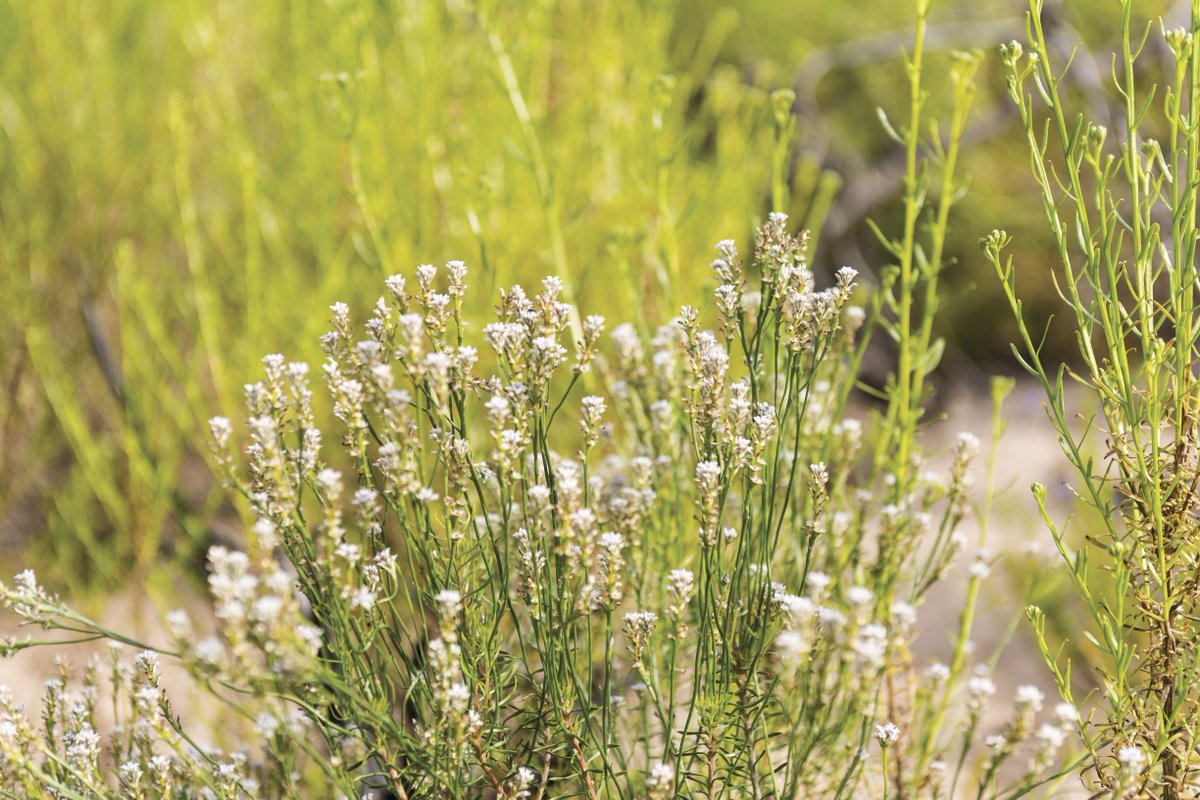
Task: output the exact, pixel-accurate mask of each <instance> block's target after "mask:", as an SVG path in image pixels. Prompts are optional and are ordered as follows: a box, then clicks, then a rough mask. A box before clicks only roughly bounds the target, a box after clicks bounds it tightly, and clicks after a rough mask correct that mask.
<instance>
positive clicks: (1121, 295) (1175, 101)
mask: <svg viewBox="0 0 1200 800" xmlns="http://www.w3.org/2000/svg"><path fill="white" fill-rule="evenodd" d="M1119 8H1120V13H1121V25H1120V36H1121V45H1120V49H1119V50H1118V52H1117V53H1116V54H1115V56H1114V58H1113V62H1112V63H1113V69H1112V76H1111V77H1112V91H1113V92H1114V93H1115V95H1116V96H1117V98H1118V99H1119V101H1120V102H1119V104H1118V108H1116V109H1114V112H1113V116H1114V118H1115V119H1117V120H1118V124H1117V127H1116V129H1114V130H1111V131H1110V130H1108V129H1107V128H1106V127H1105V126H1104V125H1103V124H1101V122H1100V121H1096V120H1089V119H1088V118H1086V117H1085V116H1084V115H1083V114H1080V113H1076V112H1074V111H1072V110H1071V109H1072V105H1073V98H1072V95H1071V91H1070V89H1071V84H1070V80H1069V77H1068V71H1067V68H1068V67H1069V66H1070V63H1067V64H1063V63H1060V62H1058V61H1056V60H1055V58H1054V53H1053V51H1052V50H1051V49H1050V48H1049V47H1048V46H1047V43H1046V37H1045V34H1044V31H1043V22H1042V15H1043V6H1042V3H1041V2H1040V0H1032V1H1031V2H1030V4H1029V12H1028V17H1027V26H1026V27H1027V41H1026V44H1025V45H1024V46H1023V45H1022V44H1020V43H1018V42H1013V43H1011V44H1009V45H1006V46H1005V47H1003V48H1002V49H1001V54H1002V56H1003V59H1004V61H1005V63H1006V65H1007V68H1008V87H1009V91H1010V93H1011V96H1012V100H1013V102H1014V103H1015V104H1016V106H1017V108H1018V110H1019V112H1020V116H1021V119H1022V121H1023V122H1024V128H1025V134H1026V138H1027V141H1028V145H1029V153H1030V164H1031V167H1032V171H1033V175H1034V178H1035V179H1036V181H1037V184H1038V186H1039V187H1040V190H1041V194H1042V202H1043V207H1044V209H1045V212H1046V217H1047V220H1048V221H1049V223H1050V229H1051V232H1052V233H1053V236H1054V241H1055V243H1056V246H1057V249H1058V263H1057V264H1056V265H1055V268H1054V279H1055V285H1056V287H1057V288H1058V292H1059V295H1060V297H1061V298H1062V301H1063V303H1064V304H1065V305H1066V308H1067V309H1068V311H1069V319H1070V323H1071V324H1072V325H1073V326H1074V327H1075V329H1076V335H1077V341H1078V344H1079V361H1078V366H1077V367H1068V366H1066V365H1057V366H1056V365H1054V364H1053V363H1048V361H1047V360H1046V359H1044V358H1043V356H1042V354H1041V351H1040V342H1041V336H1042V334H1041V331H1040V330H1038V329H1037V327H1036V326H1038V325H1040V323H1037V322H1035V321H1033V320H1030V319H1029V318H1028V317H1027V316H1026V315H1025V314H1024V313H1023V309H1022V300H1021V296H1020V294H1019V293H1018V291H1017V278H1018V270H1017V269H1016V268H1014V266H1013V262H1012V258H1011V257H1010V256H1006V255H1005V252H1004V248H1005V247H1006V246H1007V245H1008V244H1009V241H1010V239H1009V236H1008V235H1007V234H1006V233H1005V232H1004V231H996V232H994V233H993V234H991V235H990V236H988V237H987V238H985V239H984V240H983V242H982V244H983V247H984V250H985V252H986V254H987V256H988V258H989V259H990V260H991V262H992V263H993V264H994V265H995V267H996V270H997V271H998V273H999V275H1000V277H1001V279H1002V281H1003V284H1004V288H1005V291H1006V293H1007V295H1008V299H1009V301H1010V303H1011V305H1012V309H1013V313H1014V314H1015V316H1016V319H1017V323H1018V326H1019V334H1020V348H1019V350H1018V358H1020V359H1021V362H1022V364H1023V365H1024V367H1025V368H1026V369H1027V370H1028V371H1029V373H1030V374H1032V375H1033V376H1034V377H1035V378H1036V379H1037V380H1038V381H1039V382H1040V383H1041V385H1042V388H1043V390H1044V392H1045V396H1046V401H1047V402H1046V411H1047V415H1048V417H1049V419H1050V422H1051V424H1052V425H1053V426H1054V429H1055V431H1056V432H1057V434H1058V439H1059V443H1060V444H1061V446H1062V449H1063V452H1064V453H1065V454H1066V456H1067V458H1068V459H1069V460H1070V462H1071V464H1072V465H1073V466H1074V467H1075V470H1076V471H1077V473H1078V481H1079V483H1078V486H1077V488H1076V489H1075V492H1076V495H1077V497H1078V498H1079V499H1080V501H1081V502H1083V503H1084V504H1086V505H1087V506H1089V507H1091V508H1092V509H1094V510H1095V512H1096V513H1095V515H1094V516H1090V517H1088V518H1087V521H1086V523H1085V524H1086V525H1087V529H1086V530H1084V531H1081V532H1079V533H1077V534H1074V535H1068V532H1067V530H1066V525H1063V526H1061V527H1060V526H1059V525H1058V524H1057V523H1055V522H1054V521H1053V520H1052V519H1051V516H1050V514H1049V512H1048V511H1047V509H1046V489H1045V487H1043V486H1041V485H1036V484H1035V485H1034V487H1033V491H1034V496H1035V498H1036V500H1037V504H1038V506H1039V508H1040V509H1041V513H1042V516H1043V518H1044V520H1045V522H1046V525H1047V526H1048V527H1049V529H1050V532H1051V534H1052V536H1053V538H1054V541H1055V543H1056V544H1057V546H1058V550H1059V552H1060V553H1061V554H1062V557H1063V559H1064V560H1065V561H1066V564H1067V566H1068V568H1069V571H1070V575H1071V579H1072V583H1073V586H1074V588H1075V591H1076V593H1077V594H1078V596H1079V598H1080V599H1081V600H1082V602H1083V605H1084V607H1086V609H1087V611H1088V613H1089V615H1090V623H1091V624H1090V626H1089V628H1088V629H1087V630H1085V632H1084V634H1083V635H1084V636H1085V637H1086V639H1087V642H1088V644H1087V645H1081V647H1082V649H1083V652H1084V654H1085V656H1086V658H1087V663H1088V667H1089V669H1090V671H1091V672H1092V673H1093V674H1094V675H1093V677H1094V680H1095V682H1096V684H1097V685H1098V686H1099V687H1100V689H1099V691H1098V697H1096V698H1095V701H1096V702H1095V712H1096V713H1095V714H1094V715H1092V716H1090V718H1089V721H1088V724H1086V725H1085V726H1084V728H1083V740H1084V743H1085V744H1086V746H1087V749H1088V752H1089V755H1090V766H1089V769H1088V770H1087V772H1086V779H1087V784H1088V785H1089V786H1090V787H1092V788H1093V789H1095V790H1096V791H1098V792H1101V793H1103V794H1105V795H1106V796H1113V797H1163V798H1179V797H1190V796H1193V794H1194V792H1195V787H1196V786H1197V785H1198V781H1200V775H1198V769H1200V759H1198V757H1197V745H1198V744H1200V741H1198V737H1200V716H1198V708H1197V701H1198V699H1200V690H1198V689H1197V685H1196V677H1197V670H1198V667H1200V630H1198V629H1197V627H1196V624H1195V619H1196V613H1197V602H1198V600H1200V573H1198V572H1197V556H1198V554H1200V550H1198V549H1197V544H1196V543H1197V522H1196V513H1197V500H1198V499H1200V498H1198V497H1197V481H1198V480H1200V472H1198V471H1197V466H1196V453H1197V451H1196V444H1197V430H1196V424H1195V422H1196V411H1197V402H1198V401H1200V380H1198V378H1197V374H1196V370H1195V366H1196V360H1197V336H1198V329H1197V320H1196V310H1195V291H1196V290H1195V284H1196V236H1197V219H1196V191H1197V185H1198V183H1197V174H1198V172H1197V167H1198V166H1200V162H1198V159H1200V53H1198V52H1197V49H1196V47H1197V43H1196V33H1197V31H1198V30H1200V4H1197V3H1195V2H1193V3H1191V5H1190V22H1189V23H1188V27H1187V28H1186V29H1184V28H1181V29H1171V30H1167V29H1165V28H1164V29H1163V30H1162V31H1161V35H1159V34H1157V33H1156V32H1155V31H1154V29H1153V26H1151V25H1149V24H1146V25H1144V26H1143V25H1141V24H1140V23H1137V22H1136V21H1135V20H1134V16H1133V4H1132V3H1131V2H1121V3H1119ZM1026 48H1027V49H1026ZM1149 49H1155V50H1158V51H1159V52H1161V54H1162V55H1163V56H1164V58H1165V63H1166V65H1167V69H1166V73H1167V75H1166V79H1165V81H1164V82H1163V84H1162V85H1160V84H1148V83H1147V79H1146V77H1145V72H1144V69H1145V67H1146V62H1147V59H1145V58H1140V57H1141V56H1142V55H1143V53H1145V52H1146V51H1147V50H1149ZM1139 59H1140V60H1139ZM1070 386H1078V387H1080V391H1078V392H1071V391H1069V387H1070ZM1096 448H1099V452H1097V451H1096ZM1030 616H1031V618H1032V620H1033V623H1034V627H1035V630H1036V631H1037V633H1038V635H1039V637H1040V638H1041V644H1042V650H1043V653H1044V655H1045V657H1046V662H1047V663H1048V664H1049V666H1050V668H1051V670H1052V671H1053V673H1054V676H1055V679H1056V681H1057V683H1058V687H1059V691H1060V693H1061V694H1062V697H1063V699H1064V700H1065V701H1067V702H1072V703H1073V702H1075V701H1074V699H1073V692H1074V690H1075V688H1076V687H1075V685H1074V684H1073V682H1072V674H1071V669H1070V667H1071V664H1070V662H1069V661H1066V660H1064V659H1061V658H1059V656H1058V655H1057V654H1056V653H1055V651H1054V649H1053V647H1052V646H1051V644H1049V643H1048V642H1047V641H1046V636H1045V632H1044V626H1045V622H1044V617H1043V615H1042V614H1041V612H1040V611H1039V610H1038V609H1036V608H1031V609H1030ZM1089 645H1090V646H1089Z"/></svg>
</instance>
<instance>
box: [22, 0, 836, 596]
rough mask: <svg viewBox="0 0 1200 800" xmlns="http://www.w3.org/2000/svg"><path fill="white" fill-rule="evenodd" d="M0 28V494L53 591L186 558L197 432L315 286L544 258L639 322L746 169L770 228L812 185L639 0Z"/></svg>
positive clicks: (317, 326) (322, 295)
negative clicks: (0, 262) (24, 511)
mask: <svg viewBox="0 0 1200 800" xmlns="http://www.w3.org/2000/svg"><path fill="white" fill-rule="evenodd" d="M0 16H2V18H3V24H2V25H0V29H2V33H0V36H2V37H3V47H0V53H2V54H0V74H3V76H4V78H3V81H2V83H3V87H4V88H3V90H2V91H0V134H2V135H3V137H4V140H5V146H4V147H3V148H0V171H2V173H0V174H2V181H3V185H4V190H3V191H2V192H0V226H2V236H0V238H3V240H4V251H3V258H4V261H5V264H6V268H5V269H4V271H3V278H2V279H0V280H3V281H4V285H3V291H4V296H5V297H6V298H9V299H10V301H11V302H10V304H9V308H10V311H9V314H10V315H11V316H10V318H9V319H8V320H6V322H5V324H4V325H3V328H2V329H0V335H3V336H4V343H3V347H4V350H5V352H6V353H12V354H13V361H12V363H11V364H7V365H6V370H5V375H4V379H5V381H6V382H7V385H8V386H11V387H12V391H11V392H9V391H6V392H5V393H4V396H3V399H0V403H3V404H4V406H3V409H0V410H2V411H3V416H4V418H5V419H6V420H7V428H6V439H5V447H4V449H5V452H6V457H7V458H8V459H9V464H10V468H9V473H8V474H9V475H10V476H11V477H12V480H11V481H6V484H7V485H6V488H5V489H4V490H3V491H4V492H5V496H4V497H3V498H0V500H4V501H8V502H12V503H13V504H14V505H15V504H16V503H17V502H18V501H21V502H22V503H26V504H27V503H29V500H28V499H27V498H28V495H29V493H30V492H34V491H37V490H38V487H39V486H46V485H47V484H49V485H52V486H53V490H52V491H46V492H45V500H46V506H47V509H48V512H49V519H48V525H47V535H46V536H44V537H38V540H37V541H38V543H39V547H40V548H42V549H43V550H44V552H43V556H47V555H48V556H50V558H51V560H52V563H57V564H58V565H59V567H60V568H61V571H62V572H64V573H67V572H69V573H71V574H73V575H75V576H76V580H77V581H82V580H83V579H85V578H87V577H89V576H91V577H94V578H98V579H100V580H101V582H102V583H106V584H112V583H115V582H119V580H120V579H121V578H123V576H124V575H125V574H126V570H127V568H128V565H130V564H133V565H135V567H137V568H138V569H139V570H144V569H145V568H146V567H148V565H149V564H151V563H152V561H153V560H154V558H155V557H156V555H158V554H159V553H160V552H162V551H164V550H165V551H176V552H177V553H178V554H179V555H181V556H183V557H185V558H186V557H191V558H193V559H199V558H201V557H202V553H203V551H204V549H205V548H206V547H207V546H208V545H209V544H211V542H212V540H213V533H214V513H215V511H216V510H217V508H218V506H219V504H220V499H221V498H220V494H219V493H212V492H211V491H210V489H211V486H212V481H211V480H206V479H205V477H204V474H205V472H206V470H208V469H211V466H212V465H211V463H208V464H207V465H206V464H204V463H203V462H202V461H201V459H202V458H203V457H204V455H205V453H206V449H205V447H204V443H203V441H202V440H201V439H200V438H199V436H198V434H197V431H199V430H201V429H202V427H203V421H204V420H206V419H207V418H208V417H209V416H211V415H212V414H213V413H215V412H216V411H218V410H221V409H229V408H232V407H234V406H235V404H236V398H237V397H238V395H239V394H240V388H239V387H240V386H241V385H242V384H244V383H246V382H247V381H249V380H251V378H252V377H253V374H254V370H255V369H256V367H255V363H256V361H257V357H258V355H259V354H261V353H262V352H266V351H274V350H285V349H286V350H289V351H297V350H298V352H297V355H299V356H303V357H306V358H310V359H311V358H315V357H317V355H318V352H317V350H316V348H315V346H314V345H313V344H312V343H313V342H315V341H316V337H317V335H318V334H319V332H320V331H321V329H322V326H323V325H324V319H323V318H322V316H323V315H322V314H320V313H318V312H315V311H314V309H321V308H323V307H324V306H325V305H327V304H328V302H329V300H330V299H332V298H334V297H340V298H343V299H345V300H347V301H349V302H353V303H356V304H359V303H366V302H368V301H369V300H370V298H371V295H372V293H373V292H374V291H375V287H376V285H377V284H378V281H379V280H380V279H382V277H384V276H386V275H389V274H392V273H393V272H396V271H399V269H400V267H401V266H402V265H406V264H411V263H415V262H417V261H420V260H426V259H430V258H436V257H441V258H443V259H444V258H447V257H449V256H451V255H456V256H458V255H462V256H468V257H470V258H471V260H472V262H473V263H474V264H476V265H477V269H478V274H479V276H480V277H479V280H480V282H481V286H482V287H486V288H487V289H489V290H490V291H489V292H488V293H486V295H485V298H486V299H481V300H480V305H479V307H478V308H474V309H471V311H472V312H476V311H480V310H483V309H486V304H487V303H490V302H491V300H490V296H491V294H492V293H493V292H494V290H495V289H496V288H498V287H500V286H504V285H507V284H508V283H511V282H512V281H513V280H515V279H517V278H519V277H526V278H527V277H528V276H530V275H531V274H534V275H537V274H541V273H543V272H549V273H551V274H557V275H559V277H560V278H561V279H562V280H563V282H564V291H566V292H567V294H568V296H569V297H572V298H583V297H587V298H589V303H588V305H589V306H590V307H591V308H592V309H593V310H595V311H600V312H604V311H609V310H613V309H616V308H628V309H636V310H637V311H638V312H639V313H638V314H636V315H634V316H640V314H641V313H650V312H653V313H657V314H664V313H669V310H670V309H671V308H673V307H674V306H676V305H677V304H678V303H680V302H683V300H685V299H687V298H685V297H681V296H679V295H680V293H681V292H682V287H683V286H685V285H686V283H685V281H684V280H682V278H681V275H680V270H681V266H682V265H683V264H692V263H695V262H696V260H697V259H698V258H703V254H704V253H706V252H707V250H708V248H709V247H710V246H711V241H710V239H711V231H714V230H728V231H744V230H747V229H748V228H747V227H746V225H747V222H746V219H745V213H746V211H745V210H746V209H759V208H763V207H764V200H763V197H764V195H765V193H766V192H767V191H768V187H770V186H771V185H772V174H775V175H778V176H781V177H780V181H782V183H780V184H779V189H780V190H784V189H786V191H787V192H788V193H789V195H790V196H793V197H794V198H795V206H796V208H797V209H800V210H801V211H802V210H803V209H804V208H805V207H806V206H807V203H808V198H809V196H810V195H811V194H812V192H813V191H814V188H815V186H816V183H814V181H817V180H820V175H819V173H816V174H814V173H813V172H812V171H811V170H810V171H805V172H802V173H797V174H796V175H795V176H793V175H792V174H791V172H790V171H789V169H788V165H787V164H786V163H780V162H779V161H778V159H777V160H776V163H775V165H774V167H773V166H772V158H771V153H772V146H773V143H775V142H781V144H779V146H778V148H777V149H776V150H775V151H774V152H775V153H776V154H778V153H779V152H780V149H779V148H782V149H783V150H785V151H786V149H787V147H788V145H789V142H788V141H787V140H786V139H782V140H781V139H780V138H779V137H777V135H776V125H777V124H776V122H775V115H774V110H773V108H772V106H771V104H770V101H769V98H768V95H767V92H766V87H765V86H760V84H759V82H760V81H762V82H765V81H770V80H773V77H772V76H771V74H770V73H768V72H764V73H763V75H762V77H761V78H758V77H754V76H743V75H742V74H740V73H738V72H737V71H736V70H731V69H729V68H718V67H717V66H716V64H715V61H716V57H717V53H718V51H719V48H720V46H721V44H722V42H723V40H724V37H725V36H726V35H727V33H728V31H729V30H730V27H731V25H732V24H733V22H734V18H735V16H736V15H732V16H731V14H729V13H719V14H715V15H713V16H711V18H709V19H708V20H707V22H706V23H705V24H704V25H702V26H699V27H698V28H697V27H689V29H688V30H695V31H696V32H695V33H694V34H691V33H688V32H687V31H682V32H680V31H678V30H676V25H677V19H678V17H677V8H676V5H675V4H674V3H669V2H664V3H652V4H633V5H629V4H607V3H606V4H596V3H585V2H560V3H549V2H544V3H542V2H539V3H534V4H532V5H529V4H523V5H522V6H521V7H520V8H516V7H512V6H510V5H507V4H497V3H459V2H451V3H446V4H440V3H423V2H417V3H400V4H352V3H340V2H333V3H306V4H302V5H296V4H294V3H284V2H265V3H255V4H254V6H253V9H248V8H246V7H245V6H243V5H242V4H228V3H217V4H200V3H187V2H185V3H170V4H153V3H145V2H142V1H141V0H121V1H120V2H116V3H109V4H105V5H104V6H103V7H100V6H97V5H95V4H91V3H72V2H50V3H35V4H28V3H5V4H3V5H2V6H0ZM598 98H603V102H599V100H598ZM773 170H774V172H773ZM700 198H703V199H704V200H703V201H702V202H701V201H700V200H699V199H700ZM818 221H819V220H817V219H814V220H812V222H813V223H814V224H815V223H816V222H818ZM575 333H576V336H577V335H578V330H576V331H575ZM318 413H319V414H320V415H321V416H322V418H326V416H327V413H328V412H327V411H326V410H324V409H318ZM19 463H25V464H27V465H31V466H29V467H27V468H26V469H24V470H19V469H17V468H16V466H15V465H16V464H19ZM32 465H36V466H32ZM34 476H37V477H36V479H35V477H34Z"/></svg>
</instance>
